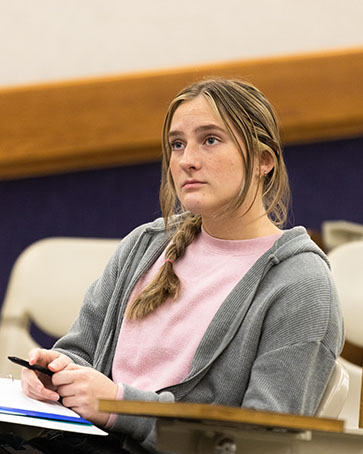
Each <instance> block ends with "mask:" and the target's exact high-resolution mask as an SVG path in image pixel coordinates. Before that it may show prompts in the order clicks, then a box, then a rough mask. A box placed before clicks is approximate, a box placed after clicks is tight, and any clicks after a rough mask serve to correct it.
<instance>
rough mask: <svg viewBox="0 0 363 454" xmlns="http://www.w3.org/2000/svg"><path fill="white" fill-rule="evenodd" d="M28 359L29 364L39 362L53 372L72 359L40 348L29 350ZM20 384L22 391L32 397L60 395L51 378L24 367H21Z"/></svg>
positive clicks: (48, 398)
mask: <svg viewBox="0 0 363 454" xmlns="http://www.w3.org/2000/svg"><path fill="white" fill-rule="evenodd" d="M28 359H29V363H30V364H39V365H40V366H43V367H47V368H48V369H50V370H51V371H53V372H55V373H56V372H59V371H61V370H63V369H65V368H66V367H67V366H68V365H69V364H70V363H72V360H71V359H70V358H68V356H66V355H63V354H62V353H59V352H56V351H53V350H46V349H42V348H35V349H33V350H31V351H30V352H29V355H28ZM54 376H55V375H53V377H54ZM21 386H22V389H23V391H24V393H25V394H26V395H27V396H28V397H31V398H33V399H38V400H58V399H59V397H60V396H59V393H57V392H56V386H55V385H54V383H53V381H52V378H50V377H48V376H46V375H44V374H42V373H39V374H38V373H37V372H35V371H32V370H29V369H26V368H23V369H22V376H21Z"/></svg>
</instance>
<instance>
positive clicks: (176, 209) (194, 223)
mask: <svg viewBox="0 0 363 454" xmlns="http://www.w3.org/2000/svg"><path fill="white" fill-rule="evenodd" d="M198 96H204V97H205V99H206V100H207V101H208V102H209V103H210V105H211V107H212V108H213V109H214V111H215V112H216V113H217V114H218V115H219V117H220V118H221V120H222V121H223V123H224V125H225V127H226V129H227V131H228V132H229V134H230V135H231V137H232V138H233V140H234V142H235V144H236V146H237V147H238V148H239V150H240V153H241V156H242V158H243V162H244V167H245V178H244V183H243V185H242V187H241V188H240V190H239V192H238V194H237V195H236V196H235V197H234V198H233V199H232V200H231V201H230V203H229V204H228V206H226V207H225V209H224V211H225V212H228V211H229V210H230V211H233V210H236V209H237V208H239V207H240V206H241V205H242V204H243V202H244V201H245V199H246V196H247V193H248V191H249V190H250V187H251V185H252V181H253V175H254V172H253V169H254V164H255V162H256V161H257V162H260V159H261V155H262V153H268V154H269V156H270V157H271V158H272V161H273V168H272V170H271V171H270V172H269V173H268V174H267V175H265V177H264V178H263V180H261V184H262V201H263V204H264V207H265V210H266V214H267V215H268V216H269V218H270V219H271V221H272V222H273V223H274V224H275V225H277V226H282V225H283V224H284V223H285V222H286V218H287V211H288V204H289V198H290V190H289V183H288V177H287V172H286V166H285V163H284V160H283V156H282V150H281V141H280V134H279V128H278V124H277V120H276V114H275V112H274V110H273V109H272V107H271V105H270V103H269V102H268V101H267V99H266V97H265V96H264V95H263V94H262V93H261V92H260V91H259V90H258V89H257V88H256V87H254V86H253V85H251V84H250V83H247V82H244V81H241V80H238V79H234V80H226V79H209V80H203V81H200V82H197V83H194V84H192V85H190V86H188V87H186V88H184V89H183V90H182V91H181V92H180V93H179V94H178V95H177V96H176V97H175V99H174V100H173V101H172V102H171V104H170V106H169V109H168V111H167V113H166V116H165V120H164V125H163V132H162V151H163V157H162V179H161V188H160V206H161V210H162V214H163V217H164V221H165V226H166V229H170V228H175V229H176V231H175V234H174V236H173V238H172V241H171V243H170V245H169V246H168V248H167V249H166V251H165V258H166V262H165V263H164V264H163V266H162V267H161V268H160V270H159V272H158V273H157V275H156V276H155V278H154V279H153V281H152V282H151V283H150V284H149V285H148V286H147V287H146V288H145V289H144V290H143V291H142V292H141V293H140V294H139V295H137V297H136V298H135V299H134V301H132V302H131V304H129V307H128V309H127V312H126V315H127V316H128V317H129V318H133V319H141V318H143V317H146V316H147V315H148V314H149V313H151V312H152V311H154V310H155V309H156V308H158V307H159V306H161V305H162V304H163V303H164V302H165V301H166V300H167V299H169V298H174V299H176V298H177V297H178V293H179V289H180V281H179V278H178V276H177V275H176V274H175V272H174V269H173V262H175V261H176V260H178V259H179V258H181V257H182V256H183V255H184V253H185V251H186V248H187V247H188V246H189V244H190V243H191V242H192V241H193V239H194V238H195V236H196V235H198V234H199V232H200V229H201V225H202V219H201V216H199V215H194V214H192V213H190V212H186V211H185V209H184V208H183V207H182V206H181V205H180V204H179V201H178V199H177V195H176V191H175V186H174V183H173V179H172V176H171V172H170V168H169V161H170V156H171V147H170V143H169V138H168V134H169V130H170V125H171V122H172V119H173V116H174V113H175V111H176V110H177V108H178V107H179V106H180V104H182V103H183V102H185V101H189V100H192V99H194V98H196V97H198ZM234 131H235V132H236V133H235V132H234ZM240 139H242V141H243V143H244V145H245V148H246V150H247V153H243V150H242V147H241V145H240ZM248 209H249V208H248ZM177 213H182V214H183V216H182V217H181V218H182V220H181V222H180V223H178V225H177V226H176V227H175V223H173V222H171V221H172V220H173V219H175V217H174V216H175V214H177ZM171 225H172V226H173V227H171Z"/></svg>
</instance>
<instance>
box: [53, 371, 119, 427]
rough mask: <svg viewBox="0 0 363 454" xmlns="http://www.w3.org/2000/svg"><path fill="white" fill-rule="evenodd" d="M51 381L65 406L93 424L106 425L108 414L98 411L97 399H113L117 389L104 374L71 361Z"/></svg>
mask: <svg viewBox="0 0 363 454" xmlns="http://www.w3.org/2000/svg"><path fill="white" fill-rule="evenodd" d="M52 383H53V385H54V386H56V388H57V392H58V394H59V395H60V396H61V397H62V403H63V405H64V406H65V407H68V408H71V409H72V410H74V411H75V412H76V413H78V414H79V415H80V416H81V417H82V418H85V419H87V420H88V421H91V422H92V423H94V424H97V425H99V426H105V425H106V423H107V420H108V417H109V414H108V413H101V412H99V411H98V399H115V398H116V395H117V389H118V387H117V385H116V383H114V382H113V381H112V380H110V379H109V378H108V377H106V375H103V374H102V373H101V372H98V371H97V370H95V369H92V368H91V367H84V366H79V365H77V364H74V363H71V364H69V365H68V366H67V367H66V368H65V369H63V370H62V371H60V372H56V373H55V374H54V375H53V377H52Z"/></svg>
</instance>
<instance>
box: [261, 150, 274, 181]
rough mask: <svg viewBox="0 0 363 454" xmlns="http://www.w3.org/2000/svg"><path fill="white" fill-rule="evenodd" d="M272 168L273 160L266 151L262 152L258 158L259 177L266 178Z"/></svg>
mask: <svg viewBox="0 0 363 454" xmlns="http://www.w3.org/2000/svg"><path fill="white" fill-rule="evenodd" d="M273 168H274V159H273V157H272V156H271V154H270V153H269V152H268V151H267V150H263V151H262V152H261V156H260V176H266V175H267V174H268V173H270V172H271V170H272V169H273Z"/></svg>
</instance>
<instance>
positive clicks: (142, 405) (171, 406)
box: [98, 400, 344, 432]
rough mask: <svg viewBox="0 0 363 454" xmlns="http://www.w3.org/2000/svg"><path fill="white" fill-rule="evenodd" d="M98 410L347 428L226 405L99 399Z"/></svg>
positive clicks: (332, 421) (309, 427)
mask: <svg viewBox="0 0 363 454" xmlns="http://www.w3.org/2000/svg"><path fill="white" fill-rule="evenodd" d="M98 409H99V411H103V412H108V413H122V414H125V415H135V416H154V417H158V418H174V419H188V420H204V421H206V420H207V421H219V422H221V423H223V424H226V423H233V424H235V423H240V424H251V425H261V426H267V427H281V428H286V429H293V430H315V431H323V432H343V430H344V421H342V420H338V419H329V418H316V417H313V416H301V415H291V414H282V413H273V412H266V411H257V410H251V409H245V408H237V407H228V406H222V405H208V404H195V403H180V402H177V403H169V402H165V403H163V402H141V401H123V400H99V407H98Z"/></svg>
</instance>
